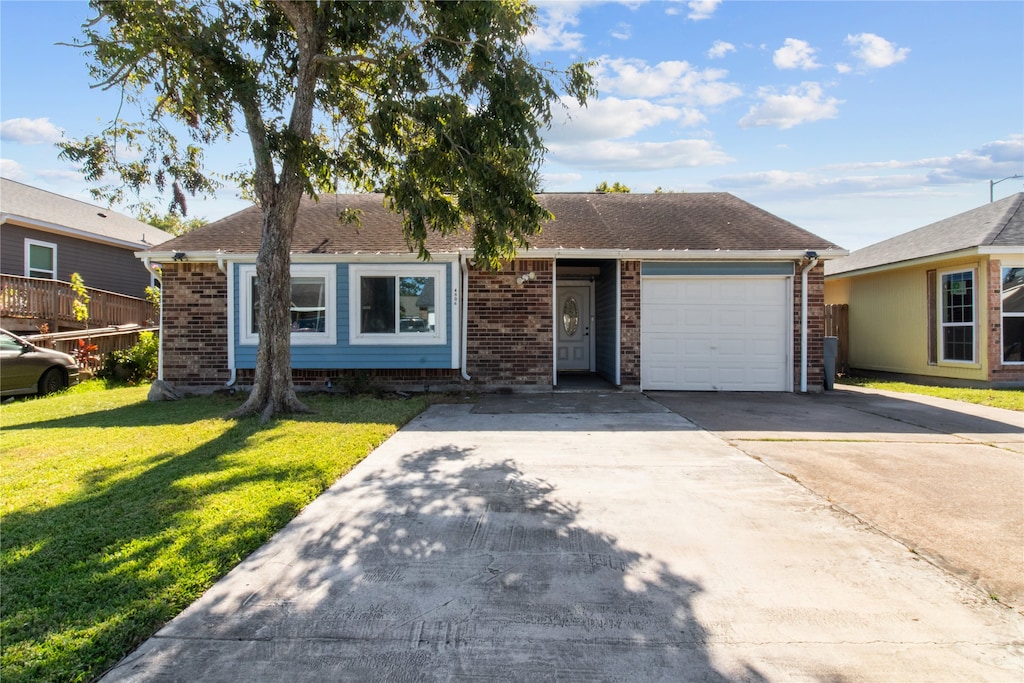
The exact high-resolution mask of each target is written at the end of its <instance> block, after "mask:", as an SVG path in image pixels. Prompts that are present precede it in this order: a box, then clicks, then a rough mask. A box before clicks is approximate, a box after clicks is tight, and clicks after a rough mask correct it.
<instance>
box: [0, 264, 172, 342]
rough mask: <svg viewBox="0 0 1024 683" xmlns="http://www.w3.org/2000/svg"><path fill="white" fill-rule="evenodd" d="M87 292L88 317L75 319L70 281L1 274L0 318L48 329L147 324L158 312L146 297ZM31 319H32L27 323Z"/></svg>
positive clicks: (92, 290) (88, 288) (93, 290)
mask: <svg viewBox="0 0 1024 683" xmlns="http://www.w3.org/2000/svg"><path fill="white" fill-rule="evenodd" d="M86 289H87V290H88V292H89V296H90V297H91V298H90V301H89V305H88V306H89V320H88V321H87V323H85V324H83V323H81V322H79V321H77V320H75V313H74V307H73V306H72V302H73V301H74V300H75V293H74V292H73V291H72V289H71V283H69V282H61V281H60V280H46V279H42V278H35V277H21V276H19V275H0V317H2V318H3V319H4V320H9V319H16V320H18V321H19V322H23V323H24V324H26V325H32V326H33V327H36V328H38V327H39V326H41V325H42V324H44V323H45V324H46V325H47V326H48V327H49V329H50V332H57V331H60V330H67V329H82V328H84V327H86V326H88V327H110V326H114V325H133V324H134V325H146V324H148V323H152V322H153V321H154V320H155V319H156V318H157V312H156V310H155V309H154V308H153V305H152V304H150V303H149V302H148V301H146V300H145V299H137V298H135V297H131V296H125V295H123V294H117V293H115V292H108V291H105V290H102V289H93V288H92V287H87V288H86ZM30 321H31V322H30Z"/></svg>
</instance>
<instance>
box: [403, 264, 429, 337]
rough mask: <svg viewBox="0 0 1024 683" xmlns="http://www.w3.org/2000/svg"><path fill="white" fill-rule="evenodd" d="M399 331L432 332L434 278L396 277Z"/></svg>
mask: <svg viewBox="0 0 1024 683" xmlns="http://www.w3.org/2000/svg"><path fill="white" fill-rule="evenodd" d="M398 288H399V292H400V296H399V304H398V305H399V307H400V310H399V312H400V313H401V319H400V321H399V328H398V329H399V332H412V333H415V332H433V331H434V325H435V320H436V316H435V310H434V278H432V277H400V278H398Z"/></svg>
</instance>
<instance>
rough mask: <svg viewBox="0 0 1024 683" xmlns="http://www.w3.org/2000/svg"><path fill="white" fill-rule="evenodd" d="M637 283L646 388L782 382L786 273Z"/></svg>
mask: <svg viewBox="0 0 1024 683" xmlns="http://www.w3.org/2000/svg"><path fill="white" fill-rule="evenodd" d="M641 286H642V290H641V360H640V365H641V384H642V386H643V387H644V388H645V389H668V390H696V391H784V390H785V389H786V388H787V386H788V381H787V379H788V374H789V351H788V346H789V344H790V336H789V326H790V325H791V324H792V323H791V321H792V315H791V313H790V312H789V295H788V287H789V280H788V279H786V278H756V277H750V278H742V277H719V278H707V279H693V278H685V277H680V278H671V277H652V278H644V280H643V282H642V285H641Z"/></svg>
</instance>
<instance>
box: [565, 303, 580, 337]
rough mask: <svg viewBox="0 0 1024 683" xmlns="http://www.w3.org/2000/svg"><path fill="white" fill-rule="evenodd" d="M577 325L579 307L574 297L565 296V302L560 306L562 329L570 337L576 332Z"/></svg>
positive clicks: (578, 323)
mask: <svg viewBox="0 0 1024 683" xmlns="http://www.w3.org/2000/svg"><path fill="white" fill-rule="evenodd" d="M579 326H580V308H579V305H578V304H577V303H576V297H575V296H569V297H566V299H565V304H563V306H562V329H564V330H565V334H566V335H567V336H569V337H572V336H574V335H575V334H576V330H578V329H579Z"/></svg>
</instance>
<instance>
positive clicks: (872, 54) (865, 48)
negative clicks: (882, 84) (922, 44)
mask: <svg viewBox="0 0 1024 683" xmlns="http://www.w3.org/2000/svg"><path fill="white" fill-rule="evenodd" d="M846 44H847V45H852V46H854V48H855V49H854V50H853V56H854V57H856V58H857V59H859V60H860V61H861V63H862V64H863V65H864V66H866V67H868V68H871V69H884V68H885V67H887V66H892V65H893V64H896V63H897V62H902V61H903V60H904V59H906V58H907V55H908V54H910V48H909V47H901V48H897V47H896V44H895V43H890V42H889V41H888V40H886V39H885V38H882V37H881V36H877V35H875V34H874V33H858V34H857V35H848V36H846Z"/></svg>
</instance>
